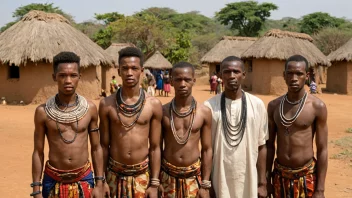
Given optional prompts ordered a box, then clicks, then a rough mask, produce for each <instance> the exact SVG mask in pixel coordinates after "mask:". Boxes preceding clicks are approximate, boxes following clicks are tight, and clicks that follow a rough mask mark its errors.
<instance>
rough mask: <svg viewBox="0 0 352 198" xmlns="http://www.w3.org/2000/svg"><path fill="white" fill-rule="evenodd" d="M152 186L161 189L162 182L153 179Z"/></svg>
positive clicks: (151, 180)
mask: <svg viewBox="0 0 352 198" xmlns="http://www.w3.org/2000/svg"><path fill="white" fill-rule="evenodd" d="M150 186H154V187H159V186H160V180H159V179H156V178H151V179H150Z"/></svg>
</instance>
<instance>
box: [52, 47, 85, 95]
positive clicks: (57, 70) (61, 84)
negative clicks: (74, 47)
mask: <svg viewBox="0 0 352 198" xmlns="http://www.w3.org/2000/svg"><path fill="white" fill-rule="evenodd" d="M79 68H80V58H79V57H78V56H77V55H76V54H75V53H73V52H60V53H59V54H57V55H56V56H54V60H53V69H54V73H53V75H52V76H53V79H54V81H55V82H57V85H58V90H59V92H60V93H62V94H64V95H71V94H74V93H75V90H76V88H77V86H78V81H79V79H80V77H81V74H80V71H79Z"/></svg>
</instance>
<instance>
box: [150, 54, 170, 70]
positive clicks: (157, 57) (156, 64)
mask: <svg viewBox="0 0 352 198" xmlns="http://www.w3.org/2000/svg"><path fill="white" fill-rule="evenodd" d="M144 67H145V68H150V69H171V68H172V64H171V63H170V62H169V61H168V60H167V59H166V58H165V57H164V56H163V55H162V54H161V53H160V52H159V51H156V52H155V53H154V54H153V55H152V56H151V57H150V58H148V60H147V61H145V63H144Z"/></svg>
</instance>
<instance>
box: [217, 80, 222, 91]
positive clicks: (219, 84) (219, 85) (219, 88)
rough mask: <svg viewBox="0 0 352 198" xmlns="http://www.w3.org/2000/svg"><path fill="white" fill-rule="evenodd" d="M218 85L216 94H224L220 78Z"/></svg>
mask: <svg viewBox="0 0 352 198" xmlns="http://www.w3.org/2000/svg"><path fill="white" fill-rule="evenodd" d="M216 82H217V85H216V94H219V93H222V79H221V78H220V77H218V79H217V80H216Z"/></svg>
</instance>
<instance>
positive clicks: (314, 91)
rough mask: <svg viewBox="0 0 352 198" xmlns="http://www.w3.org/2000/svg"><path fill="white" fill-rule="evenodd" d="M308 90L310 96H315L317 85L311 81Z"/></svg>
mask: <svg viewBox="0 0 352 198" xmlns="http://www.w3.org/2000/svg"><path fill="white" fill-rule="evenodd" d="M309 88H310V93H311V94H316V93H318V92H317V84H316V83H315V82H314V81H312V82H311V83H310V86H309Z"/></svg>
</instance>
